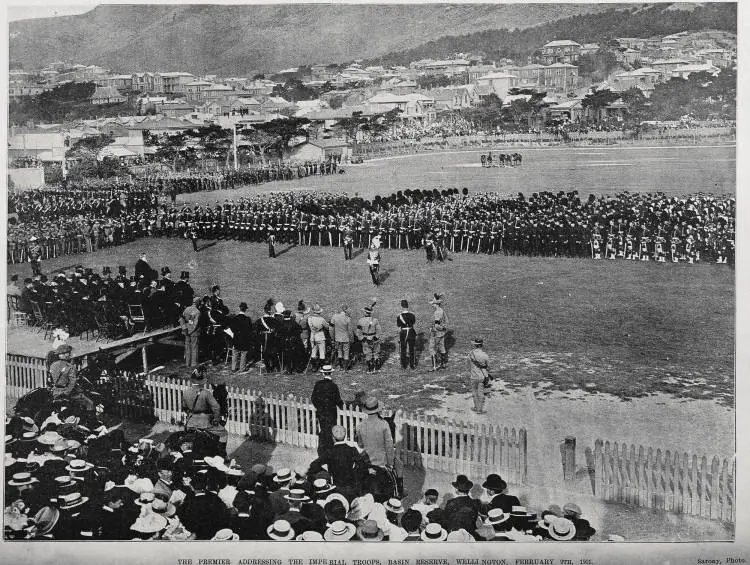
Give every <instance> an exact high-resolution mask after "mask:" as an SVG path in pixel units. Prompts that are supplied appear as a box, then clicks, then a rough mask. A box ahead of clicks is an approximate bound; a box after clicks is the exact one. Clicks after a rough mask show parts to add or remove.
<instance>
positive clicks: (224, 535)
mask: <svg viewBox="0 0 750 565" xmlns="http://www.w3.org/2000/svg"><path fill="white" fill-rule="evenodd" d="M238 539H240V536H239V535H238V534H235V533H234V532H233V531H232V530H230V529H229V528H223V529H221V530H219V531H218V532H216V535H215V536H214V537H212V538H211V541H237V540H238Z"/></svg>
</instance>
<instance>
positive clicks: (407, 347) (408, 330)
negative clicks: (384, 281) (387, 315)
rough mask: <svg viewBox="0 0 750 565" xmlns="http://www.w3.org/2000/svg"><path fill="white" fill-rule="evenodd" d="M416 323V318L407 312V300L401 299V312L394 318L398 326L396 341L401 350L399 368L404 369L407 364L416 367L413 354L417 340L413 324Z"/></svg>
mask: <svg viewBox="0 0 750 565" xmlns="http://www.w3.org/2000/svg"><path fill="white" fill-rule="evenodd" d="M416 323H417V318H416V316H414V314H412V313H411V312H409V302H408V301H406V300H402V301H401V313H400V314H399V315H398V317H397V318H396V325H397V326H398V342H399V345H400V350H401V368H402V369H406V368H407V366H408V367H409V368H410V369H414V368H415V367H416V358H415V356H414V346H415V344H416V341H417V332H416V330H415V329H414V325H415V324H416Z"/></svg>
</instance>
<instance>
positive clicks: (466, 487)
mask: <svg viewBox="0 0 750 565" xmlns="http://www.w3.org/2000/svg"><path fill="white" fill-rule="evenodd" d="M451 484H452V485H453V488H455V489H456V490H457V491H459V492H469V491H470V490H471V487H473V486H474V483H473V482H471V481H470V480H469V479H468V477H467V476H466V475H458V476H457V477H456V480H455V481H453V482H452V483H451Z"/></svg>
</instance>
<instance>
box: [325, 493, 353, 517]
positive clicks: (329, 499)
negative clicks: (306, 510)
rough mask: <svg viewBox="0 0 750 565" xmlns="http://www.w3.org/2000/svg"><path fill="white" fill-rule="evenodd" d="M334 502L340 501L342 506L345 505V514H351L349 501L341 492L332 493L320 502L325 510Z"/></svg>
mask: <svg viewBox="0 0 750 565" xmlns="http://www.w3.org/2000/svg"><path fill="white" fill-rule="evenodd" d="M334 500H338V501H339V502H340V503H341V504H343V505H344V512H346V513H347V514H348V513H349V501H348V500H347V499H346V497H345V496H344V495H343V494H341V493H340V492H332V493H331V494H329V495H328V496H327V497H326V498H325V499H323V500H319V501H318V502H319V503H322V504H321V506H322V507H323V508H324V509H325V507H326V505H327V504H328V503H329V502H333V501H334Z"/></svg>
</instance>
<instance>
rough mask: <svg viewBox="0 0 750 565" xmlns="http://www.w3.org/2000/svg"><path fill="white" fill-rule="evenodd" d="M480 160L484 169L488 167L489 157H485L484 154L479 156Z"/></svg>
mask: <svg viewBox="0 0 750 565" xmlns="http://www.w3.org/2000/svg"><path fill="white" fill-rule="evenodd" d="M479 159H480V160H481V161H482V167H487V155H485V154H484V153H482V154H481V155H480V156H479Z"/></svg>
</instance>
